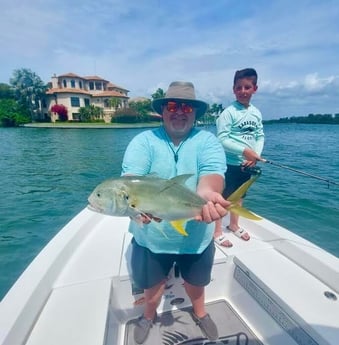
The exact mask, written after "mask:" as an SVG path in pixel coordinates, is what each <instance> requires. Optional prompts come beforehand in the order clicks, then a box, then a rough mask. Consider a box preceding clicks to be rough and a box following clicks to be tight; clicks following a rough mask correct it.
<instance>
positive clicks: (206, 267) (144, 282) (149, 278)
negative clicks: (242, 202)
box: [131, 238, 215, 289]
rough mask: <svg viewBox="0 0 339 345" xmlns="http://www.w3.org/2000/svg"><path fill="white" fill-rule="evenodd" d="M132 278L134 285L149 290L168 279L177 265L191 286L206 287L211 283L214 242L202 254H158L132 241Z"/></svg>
mask: <svg viewBox="0 0 339 345" xmlns="http://www.w3.org/2000/svg"><path fill="white" fill-rule="evenodd" d="M132 248H133V250H132V260H131V266H132V276H133V282H134V284H135V285H136V286H137V287H139V288H141V289H149V288H151V287H153V286H155V285H156V284H158V283H160V282H161V281H162V280H163V279H166V278H167V277H168V274H169V272H170V270H171V268H172V267H173V264H174V263H176V264H177V265H178V267H179V270H180V273H181V276H182V278H183V279H184V280H185V281H186V282H188V283H189V284H191V285H195V286H206V285H208V284H209V282H210V281H211V271H212V265H213V260H214V253H215V247H214V241H211V243H210V244H209V245H208V247H207V248H206V249H205V250H204V251H203V252H202V253H201V254H156V253H153V252H151V251H150V250H149V249H148V248H145V247H142V246H140V245H139V244H137V242H136V241H135V239H134V238H133V239H132Z"/></svg>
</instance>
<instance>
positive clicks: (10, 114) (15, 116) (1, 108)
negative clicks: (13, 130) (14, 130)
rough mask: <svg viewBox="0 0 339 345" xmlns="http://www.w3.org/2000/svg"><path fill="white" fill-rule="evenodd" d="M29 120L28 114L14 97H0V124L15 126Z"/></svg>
mask: <svg viewBox="0 0 339 345" xmlns="http://www.w3.org/2000/svg"><path fill="white" fill-rule="evenodd" d="M29 121H30V117H29V114H28V113H27V111H26V110H25V109H22V106H21V105H20V104H18V102H16V101H15V100H14V99H0V125H1V126H3V127H15V126H19V125H21V124H23V123H28V122H29Z"/></svg>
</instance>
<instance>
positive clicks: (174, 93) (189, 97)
mask: <svg viewBox="0 0 339 345" xmlns="http://www.w3.org/2000/svg"><path fill="white" fill-rule="evenodd" d="M168 101H177V102H181V103H188V104H192V106H193V107H194V108H195V109H196V118H199V117H201V116H203V115H204V114H205V112H206V110H207V108H208V104H207V103H205V102H203V101H200V100H198V99H196V98H195V91H194V85H193V84H192V83H190V82H184V81H174V82H172V83H171V84H170V86H169V87H168V90H167V92H166V94H165V97H164V98H157V99H155V100H154V101H153V102H152V107H153V109H154V110H155V111H156V112H157V113H158V114H160V115H162V106H163V105H164V104H166V103H167V102H168Z"/></svg>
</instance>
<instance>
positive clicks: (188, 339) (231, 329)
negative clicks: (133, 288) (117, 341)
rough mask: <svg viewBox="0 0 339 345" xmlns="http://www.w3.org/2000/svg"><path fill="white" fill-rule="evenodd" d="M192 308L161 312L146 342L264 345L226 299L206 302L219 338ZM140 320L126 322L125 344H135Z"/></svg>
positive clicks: (149, 343)
mask: <svg viewBox="0 0 339 345" xmlns="http://www.w3.org/2000/svg"><path fill="white" fill-rule="evenodd" d="M191 310H192V309H191V308H183V309H180V310H174V311H169V312H165V313H162V314H161V315H158V318H157V321H156V323H155V324H154V325H153V327H152V328H151V331H150V334H149V336H148V338H147V340H146V341H145V343H144V345H155V344H159V345H181V344H182V345H183V344H185V345H202V344H204V345H209V344H220V345H221V344H227V345H263V344H262V342H260V341H259V340H258V339H257V338H256V337H255V335H254V334H253V333H252V332H251V330H250V329H249V328H248V327H247V326H246V324H245V323H244V322H243V320H242V319H241V318H240V317H239V316H238V315H237V314H236V313H235V311H234V310H233V309H232V308H231V307H230V305H229V304H228V303H227V302H226V301H225V300H221V301H216V302H212V303H209V304H207V305H206V310H207V312H208V313H209V314H210V315H211V318H212V319H213V320H214V322H215V323H216V325H217V328H218V332H219V339H218V341H216V342H214V341H213V342H212V341H209V340H208V339H207V338H206V337H205V336H204V334H203V333H202V332H201V330H200V328H199V327H198V326H197V325H196V323H195V322H194V321H193V319H192V317H191ZM136 321H137V319H134V320H131V321H129V322H128V323H127V325H126V332H125V342H124V344H125V345H134V344H135V342H134V339H133V331H134V325H135V322H136Z"/></svg>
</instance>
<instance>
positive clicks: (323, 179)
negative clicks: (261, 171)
mask: <svg viewBox="0 0 339 345" xmlns="http://www.w3.org/2000/svg"><path fill="white" fill-rule="evenodd" d="M261 162H263V163H267V164H272V165H275V166H277V167H279V168H283V169H287V170H291V171H294V172H296V173H298V174H301V175H305V176H308V177H312V178H315V179H317V180H321V181H325V182H327V186H328V188H330V184H333V185H336V186H339V183H338V182H336V181H332V180H329V179H327V178H324V177H320V176H316V175H313V174H309V173H307V172H304V171H301V170H297V169H294V168H291V167H289V166H286V165H282V164H279V163H275V162H272V161H270V160H268V159H262V160H261Z"/></svg>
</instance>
